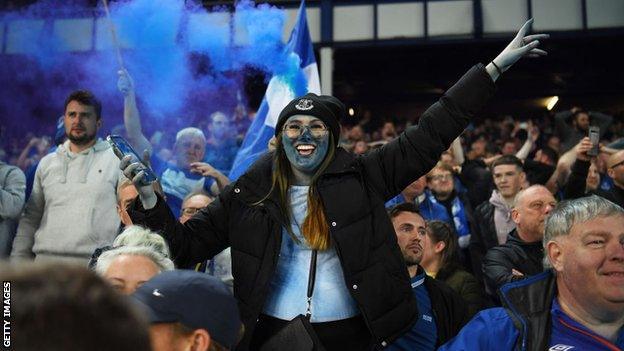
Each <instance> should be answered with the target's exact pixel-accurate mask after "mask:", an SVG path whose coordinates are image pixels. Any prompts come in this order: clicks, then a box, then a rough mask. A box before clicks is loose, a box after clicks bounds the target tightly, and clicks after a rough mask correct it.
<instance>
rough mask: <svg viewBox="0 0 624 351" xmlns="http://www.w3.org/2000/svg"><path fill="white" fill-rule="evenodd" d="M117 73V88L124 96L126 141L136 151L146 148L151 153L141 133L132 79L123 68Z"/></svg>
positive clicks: (150, 146) (149, 145) (140, 151)
mask: <svg viewBox="0 0 624 351" xmlns="http://www.w3.org/2000/svg"><path fill="white" fill-rule="evenodd" d="M117 74H118V75H119V80H118V81H117V88H118V89H119V91H120V92H121V93H122V94H123V96H124V127H125V129H126V133H127V137H128V142H129V143H130V145H132V148H134V149H135V150H136V151H137V152H138V153H142V152H144V151H145V150H147V151H148V152H149V153H150V154H151V152H152V145H151V144H150V142H149V140H147V138H146V137H145V135H144V134H143V129H142V127H141V116H140V115H139V109H138V107H137V103H136V93H135V90H134V81H133V80H132V77H130V74H129V73H128V71H126V70H125V69H123V70H120V71H118V72H117Z"/></svg>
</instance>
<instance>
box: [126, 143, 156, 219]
mask: <svg viewBox="0 0 624 351" xmlns="http://www.w3.org/2000/svg"><path fill="white" fill-rule="evenodd" d="M144 157H145V152H144ZM132 161H133V157H132V155H126V156H124V157H123V158H122V159H121V162H119V168H120V169H121V170H122V171H123V174H124V176H126V178H128V179H130V181H132V184H133V185H134V187H135V188H136V190H137V192H138V193H139V198H140V199H141V203H142V204H143V208H145V209H146V210H149V209H151V208H153V207H154V206H156V201H157V200H158V199H157V197H156V193H155V192H154V187H153V186H152V184H149V183H147V182H146V181H145V171H143V170H144V169H145V167H146V166H145V165H144V164H143V163H141V162H132Z"/></svg>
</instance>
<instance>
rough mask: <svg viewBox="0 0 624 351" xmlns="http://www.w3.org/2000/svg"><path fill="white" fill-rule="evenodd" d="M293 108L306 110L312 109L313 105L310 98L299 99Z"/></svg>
mask: <svg viewBox="0 0 624 351" xmlns="http://www.w3.org/2000/svg"><path fill="white" fill-rule="evenodd" d="M295 108H296V109H297V110H300V111H307V110H311V109H313V108H314V105H312V100H310V99H301V100H299V102H298V103H297V104H296V105H295Z"/></svg>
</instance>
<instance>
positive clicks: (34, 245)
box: [11, 91, 121, 265]
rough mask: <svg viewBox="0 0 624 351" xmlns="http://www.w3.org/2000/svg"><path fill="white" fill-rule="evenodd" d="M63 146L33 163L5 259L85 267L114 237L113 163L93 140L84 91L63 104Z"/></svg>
mask: <svg viewBox="0 0 624 351" xmlns="http://www.w3.org/2000/svg"><path fill="white" fill-rule="evenodd" d="M63 124H64V127H65V134H66V135H67V140H66V141H65V142H64V143H63V144H62V145H60V146H59V147H58V149H57V150H56V152H54V153H51V154H48V155H47V156H45V157H44V158H43V159H41V162H40V163H39V166H38V167H37V171H36V173H35V182H34V185H33V190H32V194H31V196H30V198H29V200H28V202H27V204H26V209H25V211H24V215H23V217H22V218H21V220H20V222H19V226H18V230H17V235H16V237H15V241H14V243H13V251H12V252H11V256H12V257H14V258H28V259H33V258H34V259H36V260H38V261H52V260H54V261H63V262H69V263H77V264H82V265H85V264H86V263H87V261H88V259H89V257H91V254H92V253H93V250H95V249H96V248H98V247H101V246H106V245H110V244H111V243H112V242H113V239H114V238H115V236H116V234H117V228H118V226H119V217H118V216H117V211H116V210H115V208H116V207H115V205H116V203H117V198H116V190H117V183H118V182H119V181H120V180H121V178H120V176H121V173H120V172H119V170H118V167H119V159H118V158H117V156H115V154H114V153H113V152H112V150H111V148H110V145H109V144H108V143H106V142H104V141H103V140H101V139H99V138H97V137H96V135H97V132H98V130H99V129H100V128H101V126H102V105H101V104H100V102H99V101H98V100H97V99H96V97H95V96H94V95H93V94H92V93H91V92H88V91H75V92H73V93H71V94H70V95H69V97H68V98H67V100H66V101H65V113H64V117H63Z"/></svg>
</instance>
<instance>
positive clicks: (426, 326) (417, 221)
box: [389, 203, 469, 350]
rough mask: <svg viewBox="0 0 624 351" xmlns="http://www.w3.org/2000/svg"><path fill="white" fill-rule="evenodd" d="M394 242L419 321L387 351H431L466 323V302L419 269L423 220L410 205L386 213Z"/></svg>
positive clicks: (396, 207) (424, 229) (423, 231)
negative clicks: (395, 237) (401, 259)
mask: <svg viewBox="0 0 624 351" xmlns="http://www.w3.org/2000/svg"><path fill="white" fill-rule="evenodd" d="M389 215H390V218H391V219H392V225H393V226H394V230H395V232H396V236H397V241H398V243H399V247H400V248H401V253H402V254H403V259H404V260H405V263H406V264H407V271H408V272H409V275H410V278H411V283H412V292H413V294H414V297H415V298H416V301H417V303H418V313H419V318H418V320H417V322H416V324H414V326H413V327H412V329H411V330H410V331H408V332H407V333H406V334H405V335H403V336H402V337H401V338H399V339H397V341H395V342H394V343H393V344H391V345H390V346H389V349H390V350H435V349H436V348H437V347H438V346H440V345H442V344H444V343H445V342H447V341H448V340H450V339H451V338H453V337H454V336H455V335H456V334H457V333H458V332H459V330H460V329H461V328H462V326H463V325H464V324H466V323H467V322H468V319H469V317H468V310H467V309H466V302H465V301H464V300H463V299H462V298H461V297H460V296H459V295H458V294H457V293H456V292H454V291H453V290H452V289H451V288H450V287H449V286H447V285H446V284H445V283H443V282H441V281H438V280H435V279H433V278H431V277H429V276H428V275H427V274H426V273H425V271H424V269H423V268H422V267H421V266H420V265H419V264H420V261H421V260H422V257H423V244H422V243H423V241H424V240H427V238H426V236H427V231H426V223H425V219H424V218H423V217H422V216H421V215H420V214H419V213H418V208H417V207H416V205H414V204H412V203H402V204H399V205H396V206H395V207H393V208H392V209H391V210H390V211H389Z"/></svg>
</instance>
